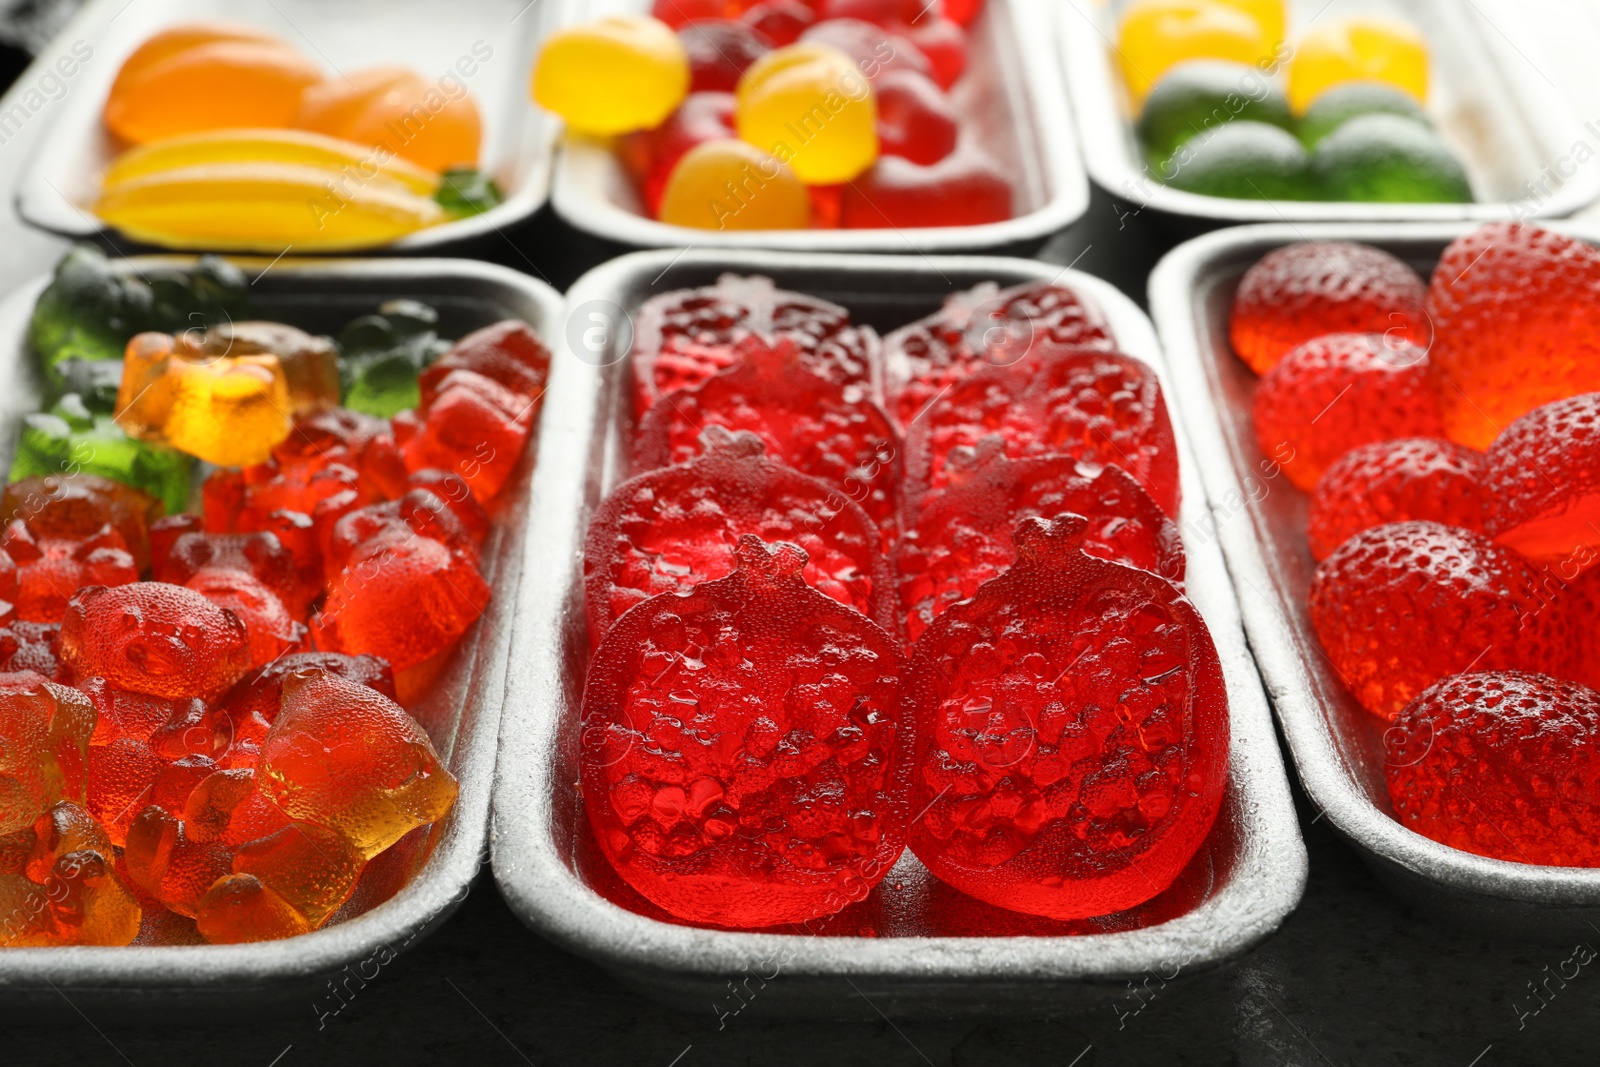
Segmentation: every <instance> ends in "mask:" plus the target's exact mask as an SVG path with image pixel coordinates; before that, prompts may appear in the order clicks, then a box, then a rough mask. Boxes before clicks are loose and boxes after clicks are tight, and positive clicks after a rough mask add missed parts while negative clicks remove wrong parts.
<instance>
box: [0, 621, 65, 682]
mask: <svg viewBox="0 0 1600 1067" xmlns="http://www.w3.org/2000/svg"><path fill="white" fill-rule="evenodd" d="M60 633H61V627H60V625H59V624H57V623H48V622H25V621H24V620H22V619H13V620H12V621H11V622H9V623H7V624H6V625H5V626H3V627H0V670H4V671H31V672H33V673H35V674H38V675H40V676H42V677H44V678H48V679H50V680H51V681H56V682H59V681H61V680H62V679H63V676H62V674H61V664H60V661H59V660H58V658H57V637H58V636H59V635H60Z"/></svg>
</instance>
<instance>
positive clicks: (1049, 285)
mask: <svg viewBox="0 0 1600 1067" xmlns="http://www.w3.org/2000/svg"><path fill="white" fill-rule="evenodd" d="M1036 341H1037V342H1040V343H1044V344H1048V345H1050V346H1053V347H1062V348H1079V347H1081V348H1105V349H1111V348H1113V347H1115V346H1114V344H1113V342H1112V339H1111V333H1110V327H1109V326H1107V325H1106V321H1105V316H1104V315H1102V314H1101V313H1100V309H1099V308H1098V307H1096V306H1095V305H1093V304H1092V303H1089V302H1087V301H1085V300H1084V299H1083V298H1082V297H1080V296H1079V295H1078V294H1077V293H1076V292H1075V291H1073V290H1072V289H1070V288H1068V287H1067V286H1065V285H1059V284H1056V283H1054V282H1042V281H1041V282H1024V283H1023V284H1021V285H1014V286H1012V287H1011V288H1009V289H1005V290H1001V289H1000V288H999V287H998V286H997V285H995V284H994V283H993V282H984V283H983V284H981V285H978V286H975V287H974V288H972V289H969V290H967V291H965V292H961V293H953V294H951V295H950V296H947V297H946V298H945V300H944V305H943V306H942V307H941V308H940V309H939V310H938V311H935V312H934V313H933V314H931V315H929V316H927V317H925V318H921V319H918V320H917V321H916V322H912V323H908V324H907V325H905V326H902V327H900V328H899V329H898V330H896V331H894V332H893V333H891V334H889V335H888V336H887V337H885V338H884V340H883V365H884V366H883V377H884V394H885V396H886V397H887V398H888V401H889V407H890V409H891V410H892V412H893V414H894V415H895V417H896V418H897V419H899V420H900V425H901V426H909V425H910V424H911V422H912V421H913V420H914V419H915V418H916V417H917V416H918V415H920V414H921V413H922V411H923V409H924V408H926V407H927V406H928V404H929V403H930V402H931V401H933V400H934V399H935V398H936V397H939V396H942V395H943V394H944V392H945V391H946V390H947V389H949V388H950V387H951V386H953V385H954V384H955V383H957V382H959V381H961V380H962V379H963V378H966V377H967V376H968V375H970V374H972V373H973V372H974V371H977V370H981V369H983V368H984V367H987V366H990V365H993V364H998V363H1010V362H1014V361H1015V360H1016V359H1018V358H1019V349H1020V350H1021V351H1026V350H1027V349H1028V348H1029V347H1031V346H1032V345H1033V344H1034V343H1035V342H1036Z"/></svg>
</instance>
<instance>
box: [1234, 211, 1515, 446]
mask: <svg viewBox="0 0 1600 1067" xmlns="http://www.w3.org/2000/svg"><path fill="white" fill-rule="evenodd" d="M1426 296H1427V290H1426V288H1425V287H1424V286H1423V284H1422V279H1421V278H1419V277H1417V273H1416V272H1415V271H1413V270H1412V269H1411V268H1410V267H1408V266H1406V265H1405V264H1404V263H1403V262H1401V261H1400V260H1399V259H1396V258H1395V257H1394V256H1392V255H1390V254H1389V253H1388V252H1384V251H1381V250H1380V249H1377V248H1372V247H1370V246H1368V245H1360V244H1354V243H1352V242H1349V241H1306V242H1301V243H1298V244H1291V245H1285V246H1284V247H1282V248H1278V249H1274V250H1273V251H1271V252H1268V253H1267V254H1266V255H1264V256H1262V257H1261V259H1260V260H1258V261H1257V262H1256V263H1255V264H1254V265H1253V266H1252V267H1251V268H1250V269H1249V270H1247V271H1245V274H1244V278H1243V279H1241V280H1240V282H1239V289H1238V292H1237V293H1236V294H1235V296H1234V298H1233V310H1232V312H1231V313H1230V316H1229V321H1228V335H1229V339H1230V340H1231V341H1232V343H1233V350H1234V352H1236V353H1238V355H1239V358H1240V359H1242V360H1244V361H1245V362H1246V363H1248V364H1249V365H1250V369H1252V370H1254V371H1255V372H1256V373H1257V374H1265V373H1267V371H1269V370H1271V369H1272V367H1273V365H1274V364H1276V363H1277V362H1278V360H1280V359H1282V358H1283V357H1284V355H1285V354H1287V353H1288V351H1289V350H1290V349H1292V348H1297V347H1299V346H1300V345H1301V344H1303V343H1304V342H1306V341H1309V340H1312V339H1313V338H1316V337H1321V336H1322V335H1323V334H1329V333H1381V334H1383V335H1384V336H1385V337H1386V338H1387V339H1388V340H1389V342H1390V343H1397V342H1400V341H1409V342H1411V343H1412V344H1414V345H1418V346H1420V347H1422V348H1428V347H1429V345H1430V343H1431V342H1432V341H1433V339H1434V336H1433V328H1432V323H1431V321H1430V319H1429V317H1428V312H1427V311H1426V310H1424V307H1423V302H1424V299H1425V297H1426ZM1431 358H1432V359H1435V360H1436V359H1437V358H1438V356H1437V353H1436V352H1432V353H1431ZM1485 444H1487V442H1485Z"/></svg>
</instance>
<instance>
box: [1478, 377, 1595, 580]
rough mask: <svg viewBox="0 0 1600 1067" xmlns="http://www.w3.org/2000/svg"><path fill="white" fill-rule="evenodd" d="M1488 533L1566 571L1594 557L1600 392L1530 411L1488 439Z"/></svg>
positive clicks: (1583, 565) (1574, 570)
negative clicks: (1491, 441) (1493, 437)
mask: <svg viewBox="0 0 1600 1067" xmlns="http://www.w3.org/2000/svg"><path fill="white" fill-rule="evenodd" d="M1484 492H1485V495H1486V497H1487V500H1488V529H1489V532H1490V533H1491V534H1492V535H1493V536H1494V538H1495V540H1497V541H1499V542H1500V543H1501V544H1503V545H1506V546H1508V547H1510V548H1514V549H1516V550H1517V551H1518V552H1521V553H1522V554H1523V555H1524V556H1526V557H1528V559H1530V560H1532V561H1533V562H1534V563H1536V564H1559V565H1562V569H1563V572H1564V573H1566V574H1576V573H1577V572H1578V571H1580V570H1582V569H1584V568H1587V567H1589V566H1591V565H1593V564H1594V563H1595V562H1596V561H1597V560H1600V393H1584V394H1583V395H1581V396H1574V397H1568V398H1567V399H1566V400H1557V401H1556V402H1554V403H1552V404H1545V405H1544V406H1543V407H1537V408H1534V409H1533V410H1532V411H1530V412H1528V413H1527V414H1526V415H1524V416H1522V417H1521V418H1520V419H1518V420H1517V421H1516V422H1513V423H1512V424H1511V425H1510V426H1508V427H1506V429H1505V432H1503V433H1502V434H1500V436H1499V437H1496V438H1495V439H1494V444H1492V445H1490V446H1489V453H1488V458H1487V463H1486V470H1485V472H1484Z"/></svg>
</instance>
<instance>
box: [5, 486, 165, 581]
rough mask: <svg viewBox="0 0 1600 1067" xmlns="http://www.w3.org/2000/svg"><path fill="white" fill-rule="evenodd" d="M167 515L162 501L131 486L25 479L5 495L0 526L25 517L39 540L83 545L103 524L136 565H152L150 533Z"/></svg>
mask: <svg viewBox="0 0 1600 1067" xmlns="http://www.w3.org/2000/svg"><path fill="white" fill-rule="evenodd" d="M160 517H161V502H160V501H159V500H157V499H155V498H154V497H152V496H150V495H149V494H148V493H145V492H143V491H141V490H139V489H135V488H134V487H133V486H131V485H123V484H122V483H121V482H114V481H112V480H111V479H110V478H102V477H100V476H99V475H96V474H51V475H45V476H43V477H34V478H23V479H22V480H21V481H16V482H12V483H11V484H10V485H8V486H6V488H5V493H4V495H0V526H9V525H10V524H11V523H12V522H13V521H15V520H17V519H21V520H22V521H23V522H24V523H26V524H27V526H28V529H29V531H31V532H32V533H33V535H34V537H36V538H39V539H62V540H69V541H78V540H82V539H84V538H86V537H92V536H93V535H94V534H96V533H98V532H99V530H100V528H101V527H102V526H110V527H111V528H112V529H114V530H116V531H117V533H119V534H121V535H122V540H123V543H124V545H125V546H126V548H127V550H128V553H129V554H130V555H132V556H133V564H134V566H135V567H137V568H139V569H141V570H142V569H143V568H145V567H147V566H149V564H150V544H149V538H148V535H147V531H148V530H149V528H150V524H151V523H153V522H155V521H156V520H157V519H158V518H160Z"/></svg>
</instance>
